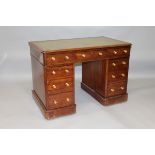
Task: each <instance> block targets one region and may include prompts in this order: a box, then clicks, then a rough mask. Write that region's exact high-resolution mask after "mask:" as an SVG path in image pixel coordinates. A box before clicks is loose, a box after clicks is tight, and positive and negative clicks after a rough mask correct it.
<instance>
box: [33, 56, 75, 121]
mask: <svg viewBox="0 0 155 155" xmlns="http://www.w3.org/2000/svg"><path fill="white" fill-rule="evenodd" d="M31 61H32V77H33V90H32V95H33V98H34V100H35V101H36V103H37V104H38V105H39V108H40V110H41V111H42V113H43V115H44V116H45V118H46V119H52V118H55V117H59V116H64V115H68V114H73V113H75V112H76V105H75V96H74V67H73V64H68V65H54V66H46V65H45V66H44V65H43V64H41V63H40V62H39V61H38V60H37V59H36V58H35V57H34V56H31Z"/></svg>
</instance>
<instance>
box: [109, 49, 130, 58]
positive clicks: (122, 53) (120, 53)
mask: <svg viewBox="0 0 155 155" xmlns="http://www.w3.org/2000/svg"><path fill="white" fill-rule="evenodd" d="M107 51H108V53H109V56H110V57H112V58H118V57H128V56H129V55H130V48H128V47H119V48H109V49H108V50H107Z"/></svg>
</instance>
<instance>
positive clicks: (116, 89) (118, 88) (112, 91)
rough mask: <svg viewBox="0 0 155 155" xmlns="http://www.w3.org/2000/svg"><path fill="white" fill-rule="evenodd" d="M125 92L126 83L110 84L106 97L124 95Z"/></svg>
mask: <svg viewBox="0 0 155 155" xmlns="http://www.w3.org/2000/svg"><path fill="white" fill-rule="evenodd" d="M126 91H127V82H126V81H125V82H119V83H111V84H109V86H108V90H107V96H108V97H110V96H115V95H122V94H125V93H126Z"/></svg>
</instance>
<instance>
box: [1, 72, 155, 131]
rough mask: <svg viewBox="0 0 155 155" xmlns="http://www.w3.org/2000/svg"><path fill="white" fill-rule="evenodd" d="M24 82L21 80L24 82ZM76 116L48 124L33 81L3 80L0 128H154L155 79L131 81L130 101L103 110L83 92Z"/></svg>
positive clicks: (78, 77) (79, 92)
mask: <svg viewBox="0 0 155 155" xmlns="http://www.w3.org/2000/svg"><path fill="white" fill-rule="evenodd" d="M21 79H22V80H21ZM80 81H81V74H80V73H79V72H77V73H76V87H75V91H76V105H77V112H76V114H73V115H69V116H65V117H60V118H57V119H54V120H50V121H48V120H45V119H44V117H43V116H42V114H41V112H40V110H39V108H38V107H37V106H36V104H35V102H34V100H33V99H32V96H31V87H32V84H31V77H30V76H28V77H27V78H26V77H25V78H19V79H18V80H17V79H12V80H7V79H5V80H0V128H61V129H63V128H110V129H111V128H112V129H120V128H155V79H153V78H149V79H146V78H145V79H139V78H129V84H128V93H129V100H128V102H126V103H123V104H116V105H113V106H108V107H104V106H102V105H100V104H99V103H98V102H97V101H96V100H95V99H94V98H92V97H91V96H90V95H88V94H87V93H86V92H84V91H83V90H82V89H81V88H80Z"/></svg>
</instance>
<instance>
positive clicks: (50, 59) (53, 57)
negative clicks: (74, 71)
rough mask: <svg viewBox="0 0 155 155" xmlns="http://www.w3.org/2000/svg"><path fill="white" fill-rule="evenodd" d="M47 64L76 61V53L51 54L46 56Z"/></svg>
mask: <svg viewBox="0 0 155 155" xmlns="http://www.w3.org/2000/svg"><path fill="white" fill-rule="evenodd" d="M46 61H47V65H56V64H70V63H74V62H75V55H74V54H72V53H66V54H49V55H47V58H46Z"/></svg>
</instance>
